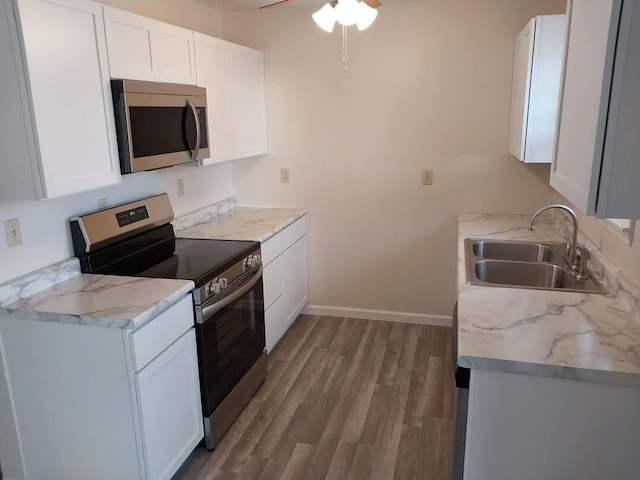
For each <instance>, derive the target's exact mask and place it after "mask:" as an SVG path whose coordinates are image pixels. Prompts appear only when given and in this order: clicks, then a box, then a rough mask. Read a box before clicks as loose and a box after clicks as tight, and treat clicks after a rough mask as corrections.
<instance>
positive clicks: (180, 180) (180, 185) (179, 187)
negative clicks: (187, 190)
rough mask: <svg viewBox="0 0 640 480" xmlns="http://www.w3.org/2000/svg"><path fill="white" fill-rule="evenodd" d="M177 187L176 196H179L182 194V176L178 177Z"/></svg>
mask: <svg viewBox="0 0 640 480" xmlns="http://www.w3.org/2000/svg"><path fill="white" fill-rule="evenodd" d="M177 187H178V196H179V197H182V196H184V178H179V179H178V181H177Z"/></svg>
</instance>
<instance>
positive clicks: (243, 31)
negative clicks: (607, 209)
mask: <svg viewBox="0 0 640 480" xmlns="http://www.w3.org/2000/svg"><path fill="white" fill-rule="evenodd" d="M565 3H566V2H565V1H563V0H539V1H535V2H532V1H529V0H482V1H480V0H429V1H426V0H393V1H387V2H384V5H383V6H382V7H381V8H380V13H379V16H378V19H377V20H376V23H375V24H374V25H373V26H372V27H371V29H369V30H367V31H365V32H358V31H357V30H355V29H353V28H352V29H350V34H349V73H348V75H346V76H345V75H344V74H343V71H342V65H341V45H342V39H341V32H340V30H339V29H338V28H336V30H335V31H334V33H333V34H327V33H325V32H323V31H321V30H320V29H319V28H317V27H316V26H315V24H314V23H313V22H312V20H311V14H312V13H313V11H314V10H315V9H317V8H319V6H320V5H321V2H320V3H319V4H318V5H315V6H314V5H311V6H309V5H308V4H299V6H296V5H291V6H287V7H283V8H275V9H269V10H265V11H260V12H258V11H253V12H235V13H232V12H225V13H224V14H223V33H224V38H225V39H228V40H230V41H235V42H238V43H243V44H246V45H249V46H252V47H255V48H258V49H261V50H264V51H265V62H266V79H267V110H268V120H269V143H270V152H271V153H270V154H269V155H268V156H266V157H265V158H262V159H252V160H242V161H238V162H235V163H234V164H233V182H234V191H235V194H236V196H238V198H239V201H240V202H241V203H247V204H272V205H276V206H302V207H307V208H308V210H309V218H308V230H309V237H308V241H309V277H310V304H312V305H329V306H336V307H345V308H362V309H373V310H387V311H399V312H412V313H418V314H424V315H430V314H433V315H450V313H451V308H452V305H453V301H454V295H455V264H456V229H457V223H456V214H457V213H458V212H459V211H481V212H482V211H485V212H504V213H513V212H526V213H528V212H531V213H532V212H533V211H535V210H536V209H537V208H538V207H540V206H541V205H544V204H546V203H549V202H550V201H551V199H552V190H551V189H550V188H549V187H548V185H547V183H548V173H549V168H548V166H525V165H522V164H520V163H519V162H518V161H516V160H515V159H514V158H513V157H511V156H510V155H509V154H508V153H507V140H508V122H509V109H510V99H511V76H512V64H513V43H514V40H515V36H516V34H517V33H518V32H519V31H520V30H521V28H522V27H523V26H524V25H525V24H526V22H527V21H528V20H529V19H530V18H531V17H532V16H535V15H536V14H541V13H559V12H563V11H564V8H565ZM281 167H289V168H290V169H291V183H290V184H281V183H280V173H279V169H280V168H281ZM423 168H432V169H434V184H433V186H431V187H423V186H421V185H420V180H421V170H422V169H423Z"/></svg>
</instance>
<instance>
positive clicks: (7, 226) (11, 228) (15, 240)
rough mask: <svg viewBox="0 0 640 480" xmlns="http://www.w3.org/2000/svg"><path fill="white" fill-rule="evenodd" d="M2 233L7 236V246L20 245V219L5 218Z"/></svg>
mask: <svg viewBox="0 0 640 480" xmlns="http://www.w3.org/2000/svg"><path fill="white" fill-rule="evenodd" d="M4 233H5V235H6V236H7V246H8V247H9V248H13V247H17V246H18V245H22V233H21V232H20V220H18V219H17V218H12V219H11V220H5V222H4Z"/></svg>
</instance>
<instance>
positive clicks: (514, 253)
mask: <svg viewBox="0 0 640 480" xmlns="http://www.w3.org/2000/svg"><path fill="white" fill-rule="evenodd" d="M465 243H466V245H467V246H468V245H470V246H471V253H473V255H474V256H475V257H478V258H487V259H491V260H511V261H514V262H553V261H554V260H558V259H561V258H562V256H563V255H564V253H565V251H566V245H565V244H564V243H524V242H516V241H507V240H505V241H501V242H498V241H494V240H465Z"/></svg>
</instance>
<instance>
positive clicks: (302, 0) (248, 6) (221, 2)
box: [196, 0, 326, 12]
mask: <svg viewBox="0 0 640 480" xmlns="http://www.w3.org/2000/svg"><path fill="white" fill-rule="evenodd" d="M196 1H197V2H198V3H202V4H204V5H208V6H210V7H213V8H215V9H216V10H220V11H223V12H234V11H241V10H257V9H258V8H259V7H262V6H264V5H269V4H270V3H274V2H275V1H277V0H196ZM323 3H326V0H297V1H295V2H292V3H291V4H289V5H287V8H291V7H293V6H296V5H298V6H302V5H322V4H323Z"/></svg>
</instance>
